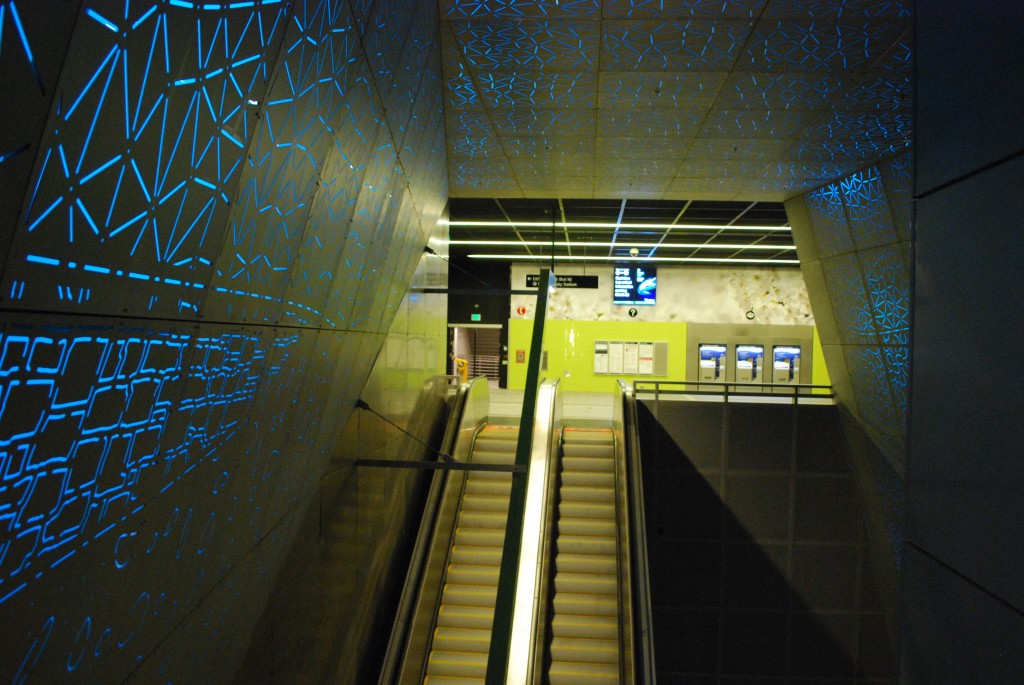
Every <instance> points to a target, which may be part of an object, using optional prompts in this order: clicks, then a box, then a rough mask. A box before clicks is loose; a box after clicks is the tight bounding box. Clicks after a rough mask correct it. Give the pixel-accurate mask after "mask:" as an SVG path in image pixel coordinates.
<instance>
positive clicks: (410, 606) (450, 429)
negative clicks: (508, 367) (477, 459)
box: [378, 376, 490, 685]
mask: <svg viewBox="0 0 1024 685" xmlns="http://www.w3.org/2000/svg"><path fill="white" fill-rule="evenodd" d="M489 405H490V391H489V386H488V383H487V378H486V377H484V376H480V377H477V378H473V379H471V380H470V381H469V382H467V383H463V384H462V385H460V386H459V388H458V391H457V393H456V395H455V398H454V400H453V402H452V407H451V409H450V411H449V414H448V422H447V424H446V427H445V432H444V438H443V439H442V441H441V450H440V451H441V454H445V455H452V454H453V453H454V450H455V448H456V444H457V441H458V438H459V436H460V435H463V434H466V433H468V434H470V435H472V434H474V433H475V432H476V430H477V429H478V428H479V427H480V425H481V424H482V423H483V422H484V420H486V418H487V413H486V412H484V413H483V415H482V416H481V413H480V412H481V410H480V408H481V407H489ZM440 458H441V457H439V459H440ZM447 475H448V472H447V471H445V470H444V469H439V470H437V471H435V472H434V477H433V479H432V481H431V483H430V491H429V492H428V494H427V499H426V504H425V505H424V509H423V516H422V518H421V524H420V529H419V532H418V533H417V535H416V542H415V543H414V545H413V552H412V557H411V559H410V561H409V570H408V571H407V572H406V577H405V583H404V584H403V586H402V595H401V597H400V599H399V603H398V611H397V612H396V615H395V622H394V624H393V626H392V629H391V636H390V638H389V639H388V647H387V652H386V653H385V656H384V663H383V665H382V667H381V671H380V676H379V678H378V684H379V685H392V684H393V683H395V682H397V679H398V677H399V670H400V668H401V665H402V659H403V656H404V655H405V651H406V649H407V646H408V642H409V629H410V626H411V622H412V621H411V619H412V615H413V612H414V610H415V607H416V604H417V600H418V596H419V594H420V590H421V586H422V584H423V574H424V571H425V566H426V561H427V555H428V553H429V551H430V543H431V540H432V538H433V537H434V532H435V527H436V524H437V519H438V516H437V512H438V508H439V507H440V502H441V496H442V494H443V493H444V489H445V488H444V486H445V483H446V481H447Z"/></svg>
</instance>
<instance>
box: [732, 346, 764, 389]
mask: <svg viewBox="0 0 1024 685" xmlns="http://www.w3.org/2000/svg"><path fill="white" fill-rule="evenodd" d="M762 368H764V345H737V346H736V382H737V383H761V382H763V381H762V380H761V369H762Z"/></svg>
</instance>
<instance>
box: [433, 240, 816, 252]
mask: <svg viewBox="0 0 1024 685" xmlns="http://www.w3.org/2000/svg"><path fill="white" fill-rule="evenodd" d="M448 244H449V245H464V246H472V247H526V246H530V247H550V246H552V245H553V246H554V247H565V248H570V247H622V248H626V249H629V248H631V247H636V248H639V249H641V250H646V249H650V248H654V247H658V248H660V249H666V250H670V249H678V250H697V249H705V250H778V251H780V252H785V251H787V250H795V249H796V245H762V244H757V243H750V244H743V243H719V244H711V245H708V244H705V243H661V244H660V245H655V244H653V243H612V242H589V241H576V240H570V241H560V242H556V243H551V242H550V241H547V240H449V241H448Z"/></svg>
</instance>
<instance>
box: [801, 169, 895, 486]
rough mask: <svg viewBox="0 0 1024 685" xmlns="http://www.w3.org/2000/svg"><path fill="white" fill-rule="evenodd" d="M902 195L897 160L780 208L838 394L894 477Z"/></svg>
mask: <svg viewBox="0 0 1024 685" xmlns="http://www.w3.org/2000/svg"><path fill="white" fill-rule="evenodd" d="M910 194H911V159H910V156H909V155H906V154H905V155H901V156H899V157H895V158H892V159H888V160H885V161H882V162H879V163H878V164H875V165H872V166H870V167H867V168H865V169H863V170H861V171H859V172H857V173H855V174H852V175H850V176H848V177H846V178H842V179H840V180H838V181H835V182H833V183H829V184H827V185H825V186H822V187H820V188H818V189H816V190H814V191H812V192H810V193H807V194H806V195H802V196H800V197H797V198H794V199H792V200H790V201H789V202H787V203H786V211H787V214H788V215H789V220H790V223H791V224H792V226H793V238H794V240H795V241H796V245H797V251H798V254H799V256H800V268H801V270H802V271H803V274H804V280H805V282H806V283H807V289H808V293H809V294H810V297H811V305H812V308H813V310H814V317H815V320H816V322H817V325H818V330H819V334H820V335H821V342H822V349H823V352H824V354H825V359H826V361H827V362H828V369H829V373H830V375H831V377H832V381H833V385H834V386H835V391H836V395H837V396H838V398H839V401H840V403H841V404H843V405H844V407H845V408H846V409H847V410H848V411H850V412H851V413H852V414H853V415H854V416H856V417H857V418H858V420H859V421H860V423H861V425H862V426H863V428H864V430H865V431H866V432H867V433H868V435H870V436H871V438H872V439H873V440H874V441H875V443H876V444H877V445H878V447H879V448H880V449H881V450H882V452H883V453H884V454H885V455H886V457H887V458H888V459H889V461H890V462H891V464H892V466H893V468H894V469H896V471H897V472H898V473H900V474H903V472H904V468H905V455H904V453H905V450H906V426H907V384H908V380H909V371H910V355H909V352H910V275H909V274H910V260H911V255H910Z"/></svg>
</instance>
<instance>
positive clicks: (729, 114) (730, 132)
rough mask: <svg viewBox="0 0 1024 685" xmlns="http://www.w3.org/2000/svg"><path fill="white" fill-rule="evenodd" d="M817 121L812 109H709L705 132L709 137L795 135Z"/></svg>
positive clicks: (704, 134) (702, 132)
mask: <svg viewBox="0 0 1024 685" xmlns="http://www.w3.org/2000/svg"><path fill="white" fill-rule="evenodd" d="M813 121H814V115H813V113H811V112H807V111H802V110H782V109H724V110H717V109H716V110H712V111H711V112H710V113H708V117H707V119H706V120H705V121H704V126H703V128H702V129H701V135H702V136H704V137H708V138H794V137H796V136H797V135H799V134H800V133H801V131H803V130H804V129H805V128H806V127H807V126H808V125H810V124H811V123H812V122H813Z"/></svg>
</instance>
